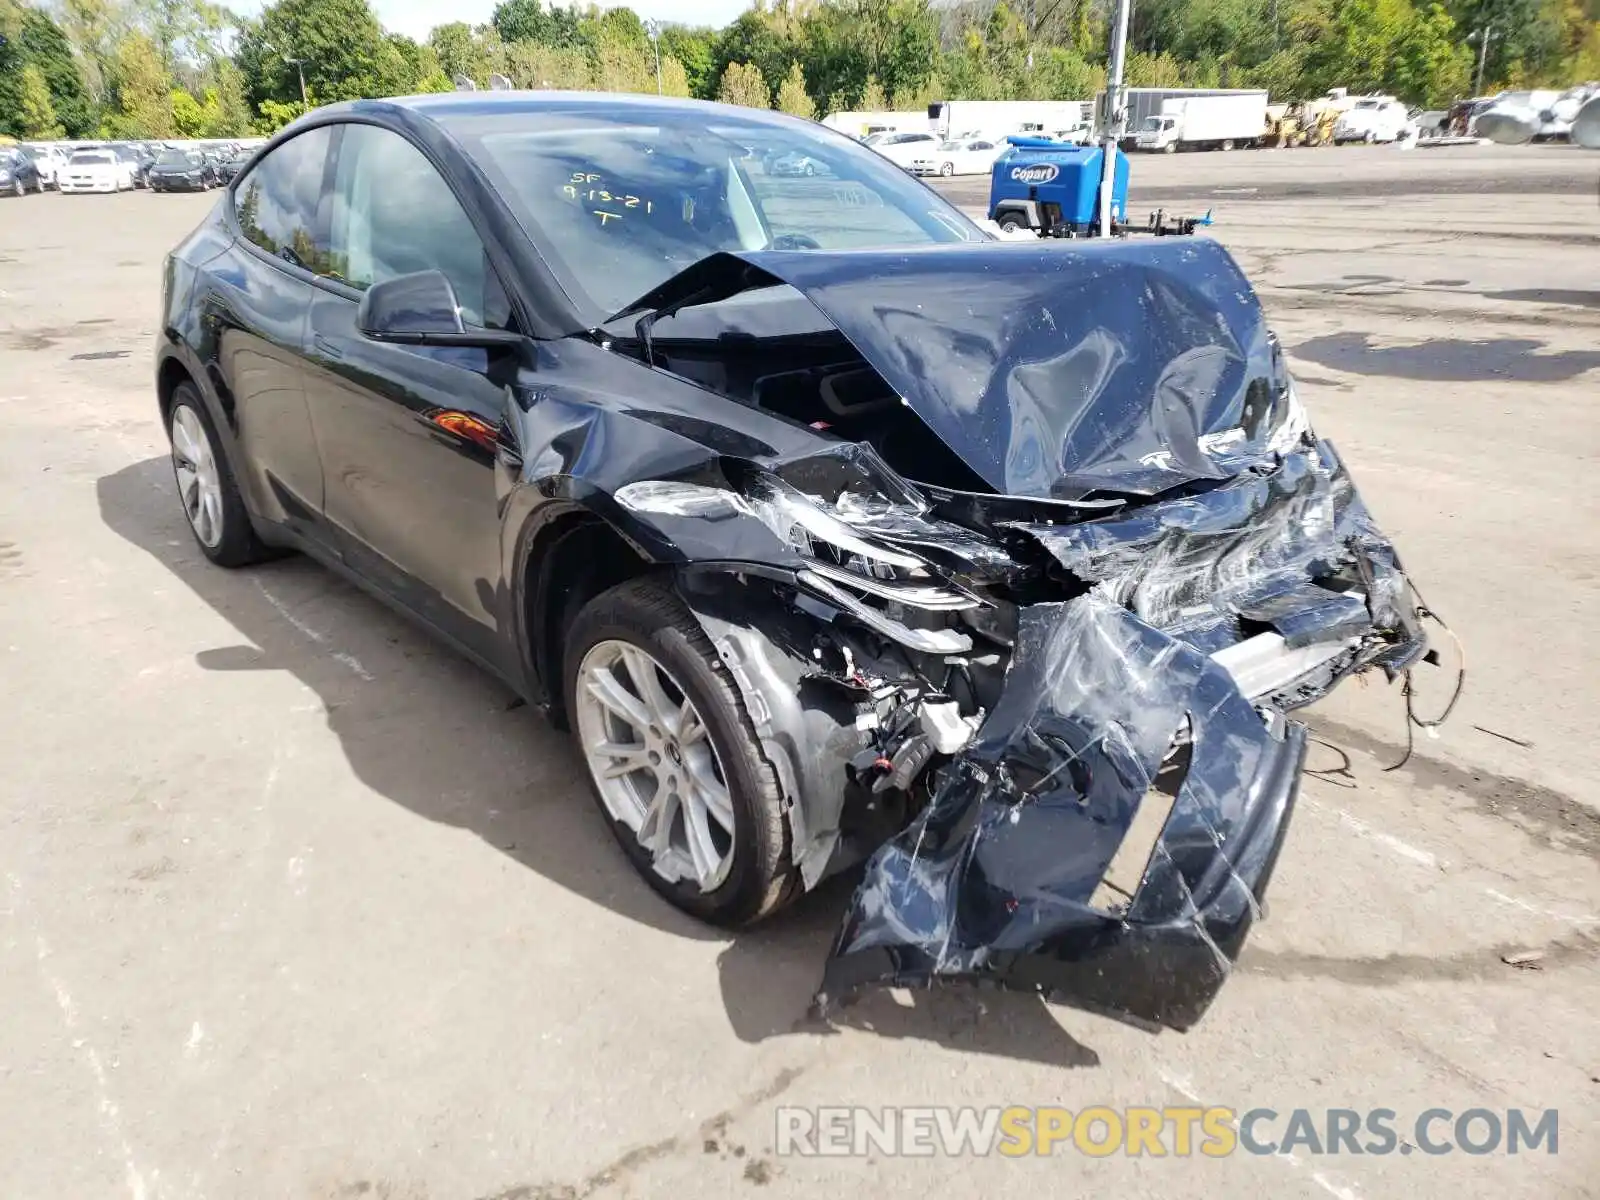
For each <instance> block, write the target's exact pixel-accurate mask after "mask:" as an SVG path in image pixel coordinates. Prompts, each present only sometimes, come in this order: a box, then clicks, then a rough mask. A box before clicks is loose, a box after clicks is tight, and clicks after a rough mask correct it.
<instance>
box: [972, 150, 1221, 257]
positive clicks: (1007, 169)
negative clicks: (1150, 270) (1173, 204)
mask: <svg viewBox="0 0 1600 1200" xmlns="http://www.w3.org/2000/svg"><path fill="white" fill-rule="evenodd" d="M1006 141H1007V142H1009V143H1010V148H1009V149H1007V150H1006V151H1005V152H1004V153H1003V154H1001V155H1000V157H999V158H997V159H995V163H994V169H993V173H992V174H991V176H990V179H989V219H990V220H992V221H993V222H994V223H995V224H996V225H999V226H1000V228H1001V229H1007V230H1021V229H1029V230H1032V231H1033V232H1034V233H1037V234H1038V235H1039V236H1040V237H1059V238H1081V237H1093V236H1094V235H1095V233H1096V232H1097V228H1098V225H1099V211H1100V184H1101V179H1102V178H1103V177H1104V175H1105V165H1104V164H1105V150H1104V149H1102V148H1101V147H1099V146H1071V145H1067V144H1065V143H1062V142H1055V141H1051V140H1050V139H1049V138H1031V137H1015V136H1014V137H1009V138H1007V139H1006ZM1111 153H1112V154H1114V155H1116V158H1115V160H1114V162H1113V165H1112V170H1113V176H1112V179H1113V185H1112V190H1111V230H1112V232H1113V233H1114V234H1119V235H1120V234H1128V233H1154V234H1188V233H1193V232H1194V231H1195V228H1196V227H1197V226H1200V225H1209V224H1211V214H1210V213H1209V212H1208V213H1207V214H1206V215H1205V216H1203V217H1177V218H1171V217H1168V216H1167V215H1166V213H1164V212H1162V211H1161V210H1159V209H1158V210H1157V211H1155V212H1153V213H1151V214H1150V219H1149V221H1148V222H1147V223H1146V224H1144V225H1129V224H1128V156H1127V155H1125V154H1123V153H1122V152H1121V151H1120V150H1117V149H1116V148H1115V147H1113V148H1112V150H1111Z"/></svg>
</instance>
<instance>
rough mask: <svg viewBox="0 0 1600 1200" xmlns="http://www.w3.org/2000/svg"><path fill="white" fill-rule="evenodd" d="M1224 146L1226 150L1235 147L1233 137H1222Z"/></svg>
mask: <svg viewBox="0 0 1600 1200" xmlns="http://www.w3.org/2000/svg"><path fill="white" fill-rule="evenodd" d="M1222 148H1223V149H1224V150H1232V149H1233V139H1232V138H1223V139H1222Z"/></svg>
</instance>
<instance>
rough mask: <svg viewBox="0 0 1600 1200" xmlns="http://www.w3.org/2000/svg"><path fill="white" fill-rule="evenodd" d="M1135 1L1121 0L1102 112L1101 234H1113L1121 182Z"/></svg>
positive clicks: (1103, 235)
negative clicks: (1120, 146)
mask: <svg viewBox="0 0 1600 1200" xmlns="http://www.w3.org/2000/svg"><path fill="white" fill-rule="evenodd" d="M1132 8H1133V4H1132V2H1131V0H1117V25H1116V31H1115V32H1114V33H1113V34H1112V38H1111V70H1110V72H1109V73H1108V74H1107V76H1106V102H1105V111H1104V112H1103V113H1101V114H1100V120H1101V123H1102V125H1103V126H1104V128H1103V129H1102V130H1101V137H1100V151H1101V156H1102V157H1103V159H1104V162H1103V163H1102V170H1101V174H1100V236H1101V237H1110V236H1111V193H1112V192H1113V191H1114V190H1115V188H1116V184H1117V154H1118V150H1117V142H1118V141H1120V140H1121V138H1122V124H1123V122H1124V121H1125V120H1126V119H1127V117H1126V114H1125V113H1124V111H1123V98H1122V71H1123V66H1124V63H1125V62H1126V60H1127V57H1128V15H1129V13H1130V12H1131V10H1132Z"/></svg>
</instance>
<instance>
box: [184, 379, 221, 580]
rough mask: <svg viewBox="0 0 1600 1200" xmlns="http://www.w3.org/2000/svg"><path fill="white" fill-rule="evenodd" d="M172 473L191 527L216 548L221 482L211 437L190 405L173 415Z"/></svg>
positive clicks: (196, 535) (217, 543)
mask: <svg viewBox="0 0 1600 1200" xmlns="http://www.w3.org/2000/svg"><path fill="white" fill-rule="evenodd" d="M172 473H173V474H174V475H175V476H176V477H177V480H178V498H179V499H180V500H181V501H182V502H183V512H184V515H185V516H187V517H188V518H189V527H190V528H191V529H193V530H194V535H195V537H197V538H199V539H200V541H201V543H202V544H203V545H205V546H206V547H208V548H210V549H215V548H216V547H217V546H218V545H219V544H220V543H221V541H222V483H221V481H220V480H219V479H218V478H217V458H216V454H215V453H214V452H213V451H212V449H211V439H210V438H209V437H207V436H206V430H205V426H204V425H202V424H201V423H200V418H199V417H197V416H196V415H195V412H194V409H192V408H190V407H189V406H188V405H187V404H180V405H178V407H177V408H176V409H175V410H173V414H172Z"/></svg>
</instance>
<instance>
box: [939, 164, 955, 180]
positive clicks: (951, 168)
mask: <svg viewBox="0 0 1600 1200" xmlns="http://www.w3.org/2000/svg"><path fill="white" fill-rule="evenodd" d="M955 173H956V165H955V163H948V162H947V163H943V164H941V165H940V167H939V174H941V175H943V176H944V177H945V178H947V179H948V178H949V177H950V176H952V175H954V174H955Z"/></svg>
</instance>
